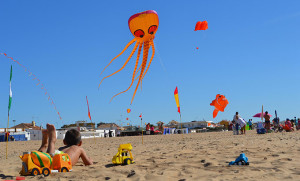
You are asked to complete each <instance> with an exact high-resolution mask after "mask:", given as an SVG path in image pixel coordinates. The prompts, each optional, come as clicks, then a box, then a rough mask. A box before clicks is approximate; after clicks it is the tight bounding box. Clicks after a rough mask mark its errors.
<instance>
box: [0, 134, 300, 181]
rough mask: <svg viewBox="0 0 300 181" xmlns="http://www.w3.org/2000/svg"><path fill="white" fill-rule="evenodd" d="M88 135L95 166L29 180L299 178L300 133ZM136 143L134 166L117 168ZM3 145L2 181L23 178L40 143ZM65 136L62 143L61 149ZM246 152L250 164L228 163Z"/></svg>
mask: <svg viewBox="0 0 300 181" xmlns="http://www.w3.org/2000/svg"><path fill="white" fill-rule="evenodd" d="M141 138H142V137H141V136H134V137H120V138H119V137H118V138H98V139H96V140H94V139H85V140H84V141H83V145H82V146H83V147H84V149H85V150H86V152H87V154H88V155H89V156H90V157H92V158H93V160H94V162H95V164H94V165H92V166H84V165H83V163H82V162H79V163H78V164H77V165H76V166H74V167H73V172H69V173H52V174H51V175H50V176H48V177H43V176H36V177H32V176H27V177H26V180H61V181H64V180H85V181H88V180H155V181H159V180H272V181H274V180H300V131H298V132H293V133H286V132H284V133H270V134H265V135H258V134H256V133H255V131H248V132H247V135H237V136H234V135H232V132H216V133H194V134H188V135H155V136H144V144H142V140H141ZM123 143H131V144H132V145H133V151H132V153H133V156H134V161H135V162H136V163H135V164H132V165H127V166H114V165H112V163H111V159H112V157H113V156H114V155H115V154H116V153H117V149H118V147H119V144H123ZM5 146H6V143H0V153H1V154H0V155H1V156H0V179H10V178H11V177H10V176H13V177H15V176H19V171H20V170H21V166H22V164H21V160H20V158H19V157H18V156H19V155H21V154H22V152H24V151H33V150H35V149H37V148H39V146H40V141H27V142H10V143H9V154H8V160H6V159H5ZM59 146H62V140H58V141H57V147H59ZM241 152H244V153H245V154H246V156H247V157H248V158H249V162H250V165H249V166H228V163H229V162H230V161H233V160H235V158H236V157H237V156H239V154H240V153H241Z"/></svg>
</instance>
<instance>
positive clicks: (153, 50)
mask: <svg viewBox="0 0 300 181" xmlns="http://www.w3.org/2000/svg"><path fill="white" fill-rule="evenodd" d="M149 44H150V45H151V47H152V56H151V59H150V61H149V63H148V67H147V69H146V71H145V73H144V74H143V78H142V80H141V90H142V84H143V79H144V77H145V75H146V73H147V72H148V69H149V67H150V65H151V63H152V60H153V57H154V54H155V48H154V44H153V41H150V43H149Z"/></svg>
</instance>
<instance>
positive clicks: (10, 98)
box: [8, 66, 12, 112]
mask: <svg viewBox="0 0 300 181" xmlns="http://www.w3.org/2000/svg"><path fill="white" fill-rule="evenodd" d="M11 78H12V66H11V67H10V79H9V100H8V112H9V111H10V107H11V101H12V91H11Z"/></svg>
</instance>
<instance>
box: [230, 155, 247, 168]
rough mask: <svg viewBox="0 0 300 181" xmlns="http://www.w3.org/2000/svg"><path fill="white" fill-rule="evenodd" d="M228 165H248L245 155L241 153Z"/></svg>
mask: <svg viewBox="0 0 300 181" xmlns="http://www.w3.org/2000/svg"><path fill="white" fill-rule="evenodd" d="M229 165H249V162H248V157H246V155H245V153H242V154H240V156H239V157H237V158H236V159H235V161H232V162H230V163H229Z"/></svg>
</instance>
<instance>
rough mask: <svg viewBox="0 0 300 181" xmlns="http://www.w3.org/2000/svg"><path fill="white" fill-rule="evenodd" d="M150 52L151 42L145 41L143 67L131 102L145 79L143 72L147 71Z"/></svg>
mask: <svg viewBox="0 0 300 181" xmlns="http://www.w3.org/2000/svg"><path fill="white" fill-rule="evenodd" d="M148 53H149V42H144V51H143V62H142V68H141V73H140V77H139V81H138V83H137V85H136V87H135V90H134V93H133V96H132V99H131V103H130V104H132V102H133V99H134V97H135V94H136V91H137V89H138V87H139V85H140V82H141V81H142V79H143V73H144V71H145V67H146V65H147V59H148Z"/></svg>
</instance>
